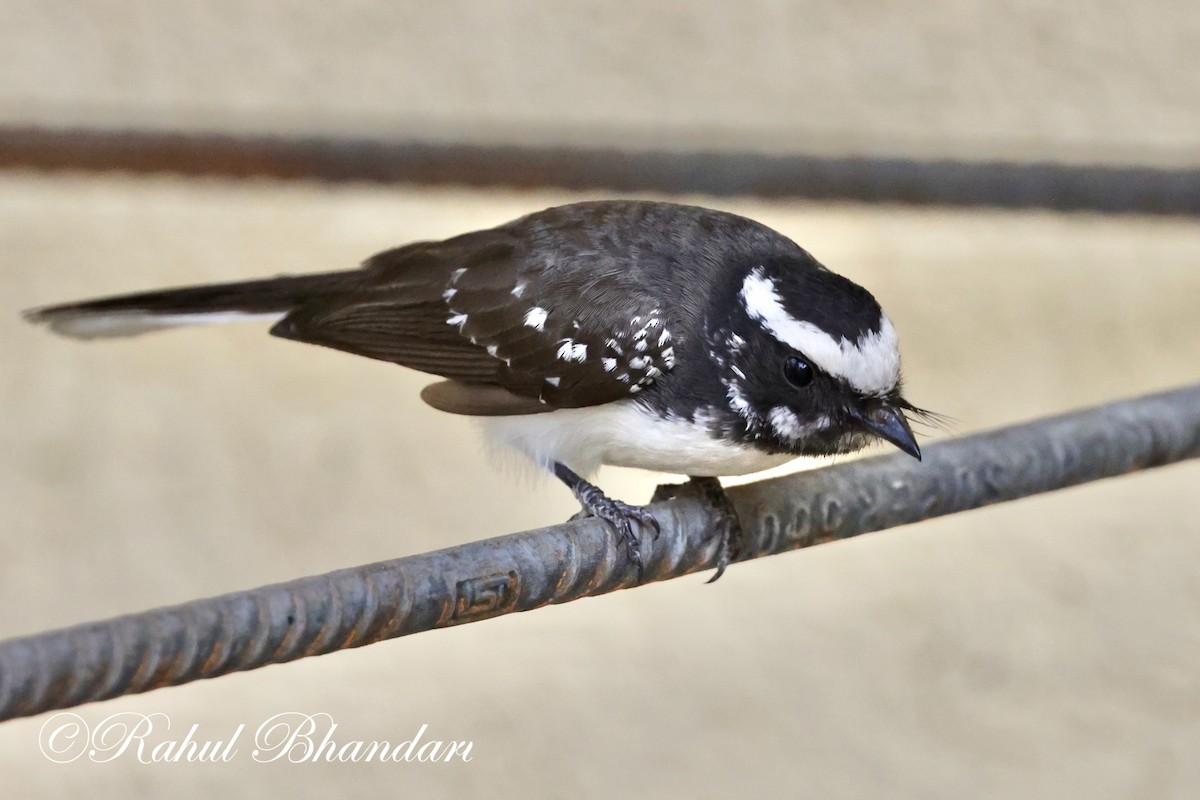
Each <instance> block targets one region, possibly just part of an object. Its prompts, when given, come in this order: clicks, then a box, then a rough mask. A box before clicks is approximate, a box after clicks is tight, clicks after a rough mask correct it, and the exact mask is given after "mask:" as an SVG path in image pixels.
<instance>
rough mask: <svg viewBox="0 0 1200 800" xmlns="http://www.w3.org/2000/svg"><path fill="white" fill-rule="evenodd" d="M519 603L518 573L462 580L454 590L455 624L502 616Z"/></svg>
mask: <svg viewBox="0 0 1200 800" xmlns="http://www.w3.org/2000/svg"><path fill="white" fill-rule="evenodd" d="M516 602H517V573H516V572H504V573H499V574H496V575H484V576H481V577H478V578H467V579H466V580H461V581H459V582H458V585H457V586H456V587H455V590H454V615H453V617H452V619H453V620H454V621H455V622H466V621H468V620H472V619H477V618H479V617H485V616H491V615H494V614H501V613H503V612H505V611H507V610H509V609H510V608H512V607H513V606H514V605H516Z"/></svg>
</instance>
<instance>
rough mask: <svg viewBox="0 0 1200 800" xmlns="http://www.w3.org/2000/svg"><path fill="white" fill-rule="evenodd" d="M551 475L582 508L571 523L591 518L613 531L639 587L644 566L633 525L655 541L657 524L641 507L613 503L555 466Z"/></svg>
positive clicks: (644, 572)
mask: <svg viewBox="0 0 1200 800" xmlns="http://www.w3.org/2000/svg"><path fill="white" fill-rule="evenodd" d="M555 473H556V474H557V475H558V476H559V478H561V479H562V480H563V482H564V483H566V484H567V485H568V486H569V487H570V488H571V491H572V492H574V493H575V497H576V499H578V500H579V504H580V505H581V506H583V510H582V511H581V512H580V513H579V514H576V515H575V516H574V517H572V519H580V518H581V517H595V518H597V519H602V520H604V521H605V522H607V523H608V524H609V525H610V526H611V527H612V529H613V530H614V531H616V533H617V538H618V540H619V541H620V543H622V544H624V545H625V553H626V555H627V556H628V557H629V561H630V562H631V563H632V564H633V565H634V566H635V567H636V568H637V577H638V583H641V582H642V579H643V578H644V577H645V575H646V565H645V563H644V562H643V561H642V539H641V536H639V535H638V533H637V532H636V531H635V530H634V525H635V524H636V525H637V526H638V527H639V528H641V529H642V530H648V531H650V534H651V536H653V537H654V538H657V537H658V534H659V527H658V520H656V519H655V518H654V516H653V515H652V514H651V513H650V512H649V511H647V510H646V509H644V508H642V507H641V506H634V505H630V504H629V503H623V502H621V501H620V500H613V499H612V498H611V497H609V496H608V495H606V494H605V493H604V492H602V491H600V488H599V487H597V486H594V485H592V484H590V483H588V482H587V481H585V480H584V479H583V478H580V477H579V476H578V475H576V474H575V473H573V472H570V470H567V469H566V468H565V467H562V466H561V465H558V467H557V468H556V470H555ZM564 473H566V474H565V475H564Z"/></svg>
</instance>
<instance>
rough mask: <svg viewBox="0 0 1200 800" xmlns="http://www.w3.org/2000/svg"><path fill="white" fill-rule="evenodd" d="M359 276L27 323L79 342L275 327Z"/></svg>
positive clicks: (135, 298) (300, 279)
mask: <svg viewBox="0 0 1200 800" xmlns="http://www.w3.org/2000/svg"><path fill="white" fill-rule="evenodd" d="M355 275H356V273H355V272H329V273H320V274H316V275H287V276H281V277H278V278H266V279H263V280H255V281H243V282H241V283H222V284H211V285H206V286H188V287H184V288H179V289H162V290H158V291H153V292H140V293H138V294H127V295H120V296H117V297H103V298H100V299H98V300H85V301H83V302H79V303H66V304H63V305H56V306H47V307H45V308H35V309H31V310H29V311H26V312H25V318H26V319H27V320H29V321H30V322H33V323H36V324H42V325H47V326H48V327H49V328H50V329H51V330H52V331H54V332H55V333H60V334H62V335H64V336H72V337H75V338H78V339H96V338H106V337H115V336H134V335H137V334H140V333H149V332H151V331H158V330H163V329H165V328H173V327H177V326H181V325H206V324H218V323H224V322H236V321H240V320H255V319H257V320H264V321H266V320H270V321H276V320H278V319H280V318H281V317H283V316H284V315H285V314H287V313H288V312H289V311H291V310H292V309H294V308H296V307H297V306H298V305H300V304H301V303H303V302H305V301H306V300H309V299H312V298H314V297H318V296H320V295H322V294H324V293H326V292H329V291H331V290H336V289H338V288H341V287H343V286H346V285H348V284H350V283H351V282H353V280H354V277H355Z"/></svg>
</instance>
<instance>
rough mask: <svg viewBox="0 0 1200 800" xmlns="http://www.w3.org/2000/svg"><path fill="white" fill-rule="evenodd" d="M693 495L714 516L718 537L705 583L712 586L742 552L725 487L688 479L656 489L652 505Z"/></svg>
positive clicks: (738, 523)
mask: <svg viewBox="0 0 1200 800" xmlns="http://www.w3.org/2000/svg"><path fill="white" fill-rule="evenodd" d="M688 493H691V494H695V495H698V496H699V497H700V499H701V500H703V501H704V502H705V503H707V504H708V505H709V506H710V507H711V508H712V509H713V510H714V511H716V513H717V522H716V526H715V532H716V535H717V536H718V537H719V538H718V541H719V545H718V550H717V572H716V574H715V575H713V576H712V577H711V578H709V579H708V580H707V581H706V583H712V582H713V581H715V580H717V579H718V578H720V577H721V576H722V575H724V574H725V569H726V568H727V567H728V566H729V565H730V564H731V563H733V562H734V561H736V560H737V558H738V556H740V555H741V553H742V524H741V521H740V520H738V515H737V510H736V509H735V508H734V507H733V503H732V502H730V500H729V495H727V494H725V488H724V487H723V486H721V482H720V481H719V480H717V479H716V478H697V477H689V478H688V482H687V483H684V484H668V485H664V486H659V487H658V489H657V490H655V492H654V499H653V501H652V502H659V501H663V500H670V499H671V498H672V497H678V496H679V495H681V494H688Z"/></svg>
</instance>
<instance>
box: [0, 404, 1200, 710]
mask: <svg viewBox="0 0 1200 800" xmlns="http://www.w3.org/2000/svg"><path fill="white" fill-rule="evenodd" d="M1197 456H1200V384H1197V385H1195V386H1191V387H1188V388H1184V389H1177V390H1174V391H1170V392H1164V393H1161V394H1155V395H1148V396H1145V397H1140V398H1137V399H1133V400H1126V401H1122V402H1117V403H1112V404H1109V405H1104V406H1099V407H1096V408H1092V409H1087V410H1083V411H1075V412H1072V413H1068V414H1064V415H1061V416H1056V417H1049V418H1046V419H1041V420H1037V421H1034V422H1029V423H1026V424H1023V425H1016V426H1013V427H1008V428H1001V429H998V430H994V431H990V432H985V433H979V434H974V435H971V436H965V437H961V438H958V439H953V440H949V441H944V442H937V443H934V444H933V445H931V446H929V447H928V448H927V449H926V455H925V460H924V462H923V463H918V462H916V461H914V460H912V459H910V458H908V457H907V456H904V455H901V454H895V455H891V456H882V457H878V458H870V459H863V460H860V461H854V462H850V463H846V464H840V465H837V466H832V467H829V468H826V469H821V470H814V471H812V472H802V473H799V474H795V475H789V476H786V477H783V478H777V479H773V480H764V481H760V482H758V483H752V484H748V485H745V486H740V487H735V488H732V489H730V492H729V494H730V497H731V498H732V500H733V501H734V504H735V505H736V507H737V509H738V513H739V516H740V518H741V519H742V522H743V527H744V530H745V542H744V547H743V553H742V555H741V558H740V559H739V560H745V559H749V558H758V557H760V556H767V555H773V554H776V553H783V552H786V551H789V550H795V549H798V548H801V547H808V546H811V545H814V544H819V543H821V542H827V541H830V540H834V539H844V538H846V537H850V536H857V535H858V534H861V533H867V532H869V531H877V530H882V529H884V528H890V527H894V526H897V525H904V524H908V523H912V522H918V521H920V520H923V519H928V518H931V517H936V516H941V515H944V514H952V513H955V512H958V511H966V510H968V509H972V508H979V507H980V506H985V505H989V504H992V503H999V502H1003V501H1006V500H1015V499H1017V498H1021V497H1026V496H1028V495H1033V494H1038V493H1041V492H1049V491H1054V490H1056V489H1061V488H1064V487H1067V486H1074V485H1076V484H1080V483H1086V482H1088V481H1094V480H1099V479H1101V478H1108V477H1113V476H1117V475H1124V474H1126V473H1129V472H1134V471H1136V470H1141V469H1147V468H1150V467H1157V466H1162V465H1164V464H1170V463H1172V462H1177V461H1182V460H1184V459H1188V458H1195V457H1197ZM651 509H652V510H653V512H654V514H655V517H656V518H657V519H658V520H659V521H660V523H661V525H662V534H661V535H660V536H659V537H658V539H657V540H654V541H647V542H646V544H645V546H644V547H643V556H644V558H645V560H646V580H647V581H660V580H667V579H669V578H677V577H680V576H683V575H688V574H690V573H694V572H698V571H700V570H705V569H709V568H711V567H713V566H714V563H715V560H716V548H717V543H716V542H715V541H714V540H713V537H712V536H711V535H710V531H711V530H712V527H711V526H712V523H713V522H714V520H713V519H712V517H711V512H710V510H709V508H708V506H707V505H706V504H705V503H703V502H702V501H701V500H699V499H698V498H696V497H690V496H682V497H678V498H676V499H673V500H670V501H667V502H661V503H657V504H653V505H651ZM623 554H624V548H621V547H617V546H614V541H613V536H612V534H611V532H610V531H609V530H608V528H607V527H606V526H605V525H604V524H603V523H600V522H597V521H595V520H582V521H577V522H570V523H566V524H564V525H557V526H554V527H550V528H543V529H541V530H535V531H527V532H525V533H515V534H511V535H509V536H501V537H498V538H495V539H486V540H483V541H479V542H473V543H470V544H466V545H462V546H460V547H451V548H448V549H445V550H438V551H435V552H432V553H425V554H423V555H417V556H409V557H407V558H399V559H395V560H393V561H383V562H380V563H377V564H370V565H367V566H363V567H356V568H353V569H343V570H339V571H337V572H331V573H328V574H326V575H318V576H315V577H310V578H302V579H300V580H296V581H291V582H288V583H282V584H278V585H275V586H267V587H263V588H260V589H254V590H252V591H247V592H236V593H233V594H227V595H223V596H220V597H214V598H211V599H207V600H197V601H194V602H190V603H184V604H182V605H178V606H174V607H170V608H161V609H157V610H153V611H148V612H145V613H142V614H131V615H128V616H123V617H117V618H115V619H111V620H106V621H103V622H95V623H90V624H85V625H78V626H75V627H72V628H66V629H63V630H57V631H50V632H47V633H41V634H36V635H33V636H26V637H21V638H14V639H9V640H7V641H3V642H0V719H11V718H14V717H21V716H30V715H33V714H38V713H41V712H43V711H48V710H51V709H56V708H66V707H70V706H76V705H80V704H83V703H90V702H94V701H97V700H104V699H107V698H111V697H117V696H120V695H125V694H133V693H137V692H145V691H149V690H151V689H156V688H159V687H163V686H173V685H177V684H181V683H188V682H190V681H194V680H199V679H201V678H214V677H217V676H219V675H225V674H228V673H231V672H236V671H240V670H250V669H256V668H258V667H262V666H266V665H267V664H278V663H281V662H286V661H292V660H295V659H298V658H304V657H305V656H314V655H320V654H322V653H329V652H333V651H336V650H342V649H346V648H350V647H360V646H362V645H366V644H371V643H372V642H378V641H382V640H384V639H391V638H394V637H397V636H405V635H408V634H412V633H418V632H421V631H427V630H431V629H435V628H443V627H447V626H450V625H459V624H462V623H468V622H476V621H478V620H483V619H488V618H491V617H497V616H501V615H503V614H510V613H513V612H516V611H528V610H530V609H534V608H538V607H540V606H544V605H546V604H549V603H565V602H569V601H571V600H576V599H578V598H581V597H589V596H594V595H600V594H604V593H606V592H611V591H614V590H616V589H626V588H630V587H631V586H633V584H634V583H635V580H636V578H635V571H634V570H633V569H631V568H630V567H629V565H628V564H627V563H626V562H625V560H624V559H625V557H624V555H623ZM727 580H728V579H727ZM696 591H714V590H712V589H702V588H701V587H700V586H697V587H696Z"/></svg>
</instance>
